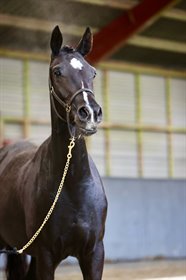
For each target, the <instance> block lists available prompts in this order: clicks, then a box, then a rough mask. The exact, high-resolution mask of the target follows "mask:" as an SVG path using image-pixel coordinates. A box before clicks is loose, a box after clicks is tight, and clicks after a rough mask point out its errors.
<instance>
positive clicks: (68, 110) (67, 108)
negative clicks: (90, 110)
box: [65, 104, 71, 113]
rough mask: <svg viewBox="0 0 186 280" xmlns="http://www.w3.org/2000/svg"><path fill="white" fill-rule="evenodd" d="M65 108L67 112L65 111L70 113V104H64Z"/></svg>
mask: <svg viewBox="0 0 186 280" xmlns="http://www.w3.org/2000/svg"><path fill="white" fill-rule="evenodd" d="M65 109H66V112H67V113H70V111H71V106H70V105H69V104H66V107H65Z"/></svg>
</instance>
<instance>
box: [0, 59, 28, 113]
mask: <svg viewBox="0 0 186 280" xmlns="http://www.w3.org/2000/svg"><path fill="white" fill-rule="evenodd" d="M22 85H23V63H22V61H20V60H13V59H8V58H0V96H1V99H0V112H1V114H2V115H3V116H6V117H7V116H8V117H23V86H22Z"/></svg>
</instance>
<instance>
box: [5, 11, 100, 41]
mask: <svg viewBox="0 0 186 280" xmlns="http://www.w3.org/2000/svg"><path fill="white" fill-rule="evenodd" d="M0 25H4V26H11V27H17V28H23V29H29V30H37V31H43V32H49V33H50V32H51V31H52V29H53V28H54V26H55V25H59V26H60V27H61V29H62V31H63V33H65V34H70V35H74V36H78V37H81V36H82V34H83V33H84V31H85V28H86V27H84V26H77V25H72V24H66V23H63V22H55V21H48V20H41V19H36V18H26V17H20V16H13V15H8V14H0ZM92 31H93V32H94V33H95V32H97V29H96V28H92Z"/></svg>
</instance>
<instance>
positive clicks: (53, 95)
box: [49, 79, 94, 137]
mask: <svg viewBox="0 0 186 280" xmlns="http://www.w3.org/2000/svg"><path fill="white" fill-rule="evenodd" d="M49 88H50V98H51V103H52V107H53V109H54V111H55V113H56V115H57V116H58V118H59V119H61V120H62V121H65V122H67V125H68V130H69V133H70V136H71V137H74V135H73V134H72V131H71V129H70V117H69V115H70V111H71V107H72V102H73V100H74V99H75V97H76V96H77V95H79V94H80V93H82V92H84V91H85V92H88V93H91V94H92V95H93V96H94V93H93V91H92V90H91V89H89V88H80V89H78V90H77V91H76V92H75V93H74V94H73V95H72V97H71V98H70V100H69V101H68V102H67V103H66V102H64V101H63V100H61V99H60V98H59V96H58V95H57V94H56V92H55V90H54V87H53V86H52V84H51V80H50V79H49ZM54 98H55V99H56V101H57V102H58V103H59V104H60V105H62V106H63V107H64V108H65V111H66V120H65V119H64V118H63V117H62V116H61V115H60V114H59V113H58V111H57V109H56V106H55V103H54Z"/></svg>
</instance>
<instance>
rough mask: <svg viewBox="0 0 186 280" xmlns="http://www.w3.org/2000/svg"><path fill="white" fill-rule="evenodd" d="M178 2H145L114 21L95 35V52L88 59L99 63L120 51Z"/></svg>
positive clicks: (167, 0) (159, 0)
mask: <svg viewBox="0 0 186 280" xmlns="http://www.w3.org/2000/svg"><path fill="white" fill-rule="evenodd" d="M176 2H178V0H157V1H149V0H143V1H141V2H140V3H139V4H138V5H137V6H135V7H134V8H132V9H131V10H130V11H128V12H126V11H125V12H123V13H122V15H121V16H119V17H118V18H116V19H115V20H113V21H112V22H111V23H110V24H108V25H107V26H105V27H104V28H103V29H101V30H100V31H99V32H98V33H96V34H95V35H94V47H93V51H92V52H91V54H90V55H89V57H88V59H89V61H90V62H91V63H98V62H99V61H100V60H101V59H103V58H106V57H108V56H110V55H111V54H112V53H113V52H114V51H116V50H117V49H119V48H120V47H121V46H122V45H123V44H124V43H125V42H126V41H127V40H128V39H129V38H130V37H131V36H132V35H134V34H135V33H136V32H137V31H139V30H141V29H142V28H144V27H145V26H146V25H147V24H148V23H149V21H150V22H151V23H152V20H155V19H156V18H157V17H158V16H160V13H162V11H163V10H164V9H165V8H167V7H168V6H170V5H173V4H175V3H176Z"/></svg>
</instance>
